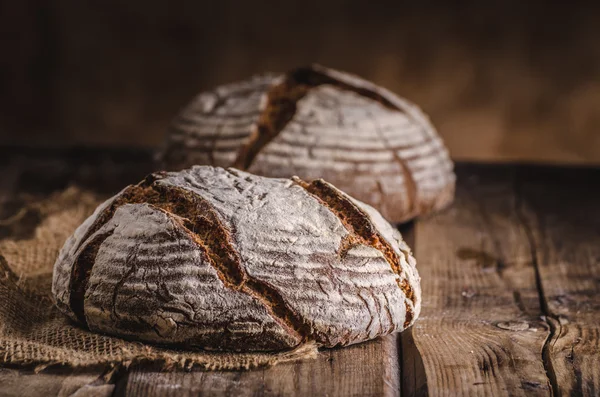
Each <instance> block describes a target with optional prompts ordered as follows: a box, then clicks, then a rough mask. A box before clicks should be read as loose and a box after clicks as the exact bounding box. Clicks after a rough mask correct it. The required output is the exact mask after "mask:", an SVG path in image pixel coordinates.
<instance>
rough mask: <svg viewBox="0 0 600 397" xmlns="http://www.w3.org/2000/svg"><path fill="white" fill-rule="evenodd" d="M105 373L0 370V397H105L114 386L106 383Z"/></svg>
mask: <svg viewBox="0 0 600 397" xmlns="http://www.w3.org/2000/svg"><path fill="white" fill-rule="evenodd" d="M106 371H107V370H106V369H105V368H91V369H85V370H83V369H81V370H71V369H65V368H58V369H48V370H45V371H43V372H40V373H35V372H34V371H31V370H17V369H8V368H1V367H0V397H20V396H27V397H50V396H59V397H68V396H71V397H75V396H77V397H84V396H86V397H88V396H89V397H109V396H111V395H112V393H113V391H114V387H115V385H114V384H110V383H107V382H108V381H109V380H110V375H109V374H108V373H107V372H106ZM105 375H107V377H105Z"/></svg>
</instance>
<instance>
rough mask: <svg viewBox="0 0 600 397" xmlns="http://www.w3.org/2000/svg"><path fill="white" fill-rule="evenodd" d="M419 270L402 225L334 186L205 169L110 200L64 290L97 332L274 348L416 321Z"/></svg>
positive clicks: (72, 258) (76, 245)
mask: <svg viewBox="0 0 600 397" xmlns="http://www.w3.org/2000/svg"><path fill="white" fill-rule="evenodd" d="M419 280H420V279H419V276H418V274H417V270H416V262H415V259H414V258H413V257H412V256H411V253H410V249H409V248H408V246H407V245H406V244H405V243H404V242H403V240H402V238H401V236H400V234H399V233H398V231H397V230H396V229H394V228H392V227H391V226H390V224H389V223H387V222H386V221H385V220H384V219H383V218H382V217H381V215H380V214H379V213H378V212H377V211H375V210H374V209H373V208H371V207H370V206H368V205H365V204H363V203H361V202H359V201H356V200H354V199H352V198H351V197H349V196H347V195H346V194H344V193H342V192H341V191H339V190H338V189H336V188H335V187H333V186H332V185H330V184H329V183H327V182H324V181H323V180H315V181H313V182H311V183H308V182H304V181H302V180H301V179H299V178H296V177H294V178H292V179H274V178H266V177H260V176H255V175H252V174H249V173H246V172H242V171H238V170H236V169H231V168H230V169H223V168H214V167H210V166H196V167H193V168H191V169H187V170H184V171H181V172H177V173H166V172H162V173H155V174H152V175H150V176H148V177H147V178H146V179H145V180H144V181H142V182H140V183H139V184H137V185H132V186H129V187H127V188H125V189H124V190H123V191H121V192H120V193H119V194H117V195H116V196H114V197H112V198H111V199H109V200H108V201H106V202H105V203H104V204H102V205H100V206H99V207H98V208H97V209H96V211H95V212H94V214H93V215H91V216H90V217H89V218H88V219H87V220H86V221H85V222H84V223H83V224H82V225H81V226H80V227H79V228H78V229H77V230H76V231H75V233H74V234H73V236H71V237H70V238H69V239H68V240H67V242H66V243H65V245H64V247H63V248H62V250H61V252H60V254H59V257H58V259H57V261H56V263H55V266H54V277H53V285H52V290H53V294H54V297H55V299H56V303H57V306H58V307H59V308H60V310H61V311H63V312H64V313H65V314H67V315H68V316H69V317H70V318H71V319H73V320H74V321H77V322H79V323H80V324H82V325H84V326H86V327H88V328H89V329H90V330H92V331H97V332H102V333H107V334H113V335H117V336H120V337H123V338H127V339H136V340H141V341H146V342H154V343H160V344H164V345H175V346H179V347H192V348H193V347H198V348H204V349H216V350H230V351H271V350H281V349H288V348H292V347H294V346H297V345H298V344H300V343H301V342H303V341H315V342H316V343H318V344H319V345H321V346H326V347H333V346H338V345H348V344H352V343H358V342H361V341H365V340H368V339H372V338H375V337H377V336H380V335H385V334H389V333H391V332H394V331H400V330H403V329H405V328H406V327H408V326H410V325H411V324H412V323H413V321H414V320H415V318H416V317H417V316H418V314H419V310H420V301H421V298H420V287H419Z"/></svg>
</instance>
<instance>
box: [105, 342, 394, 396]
mask: <svg viewBox="0 0 600 397" xmlns="http://www.w3.org/2000/svg"><path fill="white" fill-rule="evenodd" d="M116 395H118V396H119V395H126V396H165V397H166V396H196V395H202V396H225V395H228V396H399V395H400V384H399V370H398V350H397V337H396V335H390V336H387V337H385V338H380V339H377V340H374V341H371V342H367V343H363V344H359V345H353V346H350V347H347V348H343V349H333V350H324V351H323V352H321V354H320V356H319V357H318V358H317V359H316V360H310V361H304V362H298V363H293V364H282V365H278V366H275V367H272V368H267V369H262V370H253V371H247V372H202V371H193V372H181V371H180V372H171V373H162V372H159V371H155V370H151V369H148V368H143V367H137V368H133V369H131V370H130V372H129V375H128V376H127V377H126V378H124V379H123V380H122V381H121V382H120V383H119V384H118V385H117V390H116Z"/></svg>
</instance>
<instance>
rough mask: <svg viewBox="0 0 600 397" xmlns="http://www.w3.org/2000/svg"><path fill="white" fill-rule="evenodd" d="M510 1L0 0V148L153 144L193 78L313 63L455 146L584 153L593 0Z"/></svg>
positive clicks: (599, 49)
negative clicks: (397, 106) (417, 115)
mask: <svg viewBox="0 0 600 397" xmlns="http://www.w3.org/2000/svg"><path fill="white" fill-rule="evenodd" d="M370 3H372V4H370ZM415 3H417V2H415ZM524 3H525V2H521V1H516V0H510V1H496V2H484V1H469V2H448V1H435V2H431V1H426V2H418V4H413V3H402V2H367V1H336V0H318V1H316V0H306V1H303V2H285V1H281V2H275V1H274V2H260V1H239V2H234V1H214V2H201V1H196V2H192V1H168V2H167V1H127V2H117V1H85V2H84V1H75V0H68V1H67V0H65V1H42V0H25V1H6V0H1V1H0V38H1V52H0V145H7V144H10V145H28V146H39V145H52V146H65V145H103V146H124V145H139V146H154V145H157V144H159V143H160V142H161V141H162V139H163V136H164V133H165V130H166V127H167V125H168V123H169V120H170V119H171V118H172V117H173V116H174V114H175V113H176V112H177V111H178V110H179V109H180V108H181V107H182V106H183V105H184V104H185V103H186V102H187V101H189V100H190V99H191V98H192V97H193V96H194V95H195V94H196V93H198V92H199V91H201V90H203V89H207V88H210V87H213V86H215V85H217V84H221V83H226V82H230V81H233V80H239V79H243V78H246V77H248V76H250V75H251V74H253V73H258V72H263V71H284V70H286V69H289V68H292V67H294V66H299V65H304V64H308V63H311V62H319V63H322V64H324V65H326V66H330V67H334V68H339V69H342V70H346V71H350V72H353V73H356V74H359V75H362V76H364V77H366V78H369V79H371V80H373V81H375V82H377V83H379V84H382V85H385V86H387V87H388V88H390V89H392V90H393V91H395V92H397V93H399V94H401V95H403V96H405V97H407V98H409V99H411V100H413V101H414V102H416V103H418V104H419V105H420V106H421V107H422V108H423V109H424V110H425V111H426V112H427V113H429V114H430V115H431V118H432V120H433V121H434V123H435V124H436V126H437V127H438V129H439V131H440V133H441V135H442V136H443V137H444V139H445V140H446V142H447V144H448V146H449V147H450V150H451V153H452V155H453V157H454V158H456V159H476V160H526V161H543V162H569V163H581V162H585V163H600V134H599V133H598V132H599V131H598V130H599V128H600V111H599V110H600V109H599V108H600V6H597V5H594V3H591V2H590V4H588V3H583V2H560V3H559V2H556V4H548V3H547V4H544V3H542V2H536V3H528V4H524Z"/></svg>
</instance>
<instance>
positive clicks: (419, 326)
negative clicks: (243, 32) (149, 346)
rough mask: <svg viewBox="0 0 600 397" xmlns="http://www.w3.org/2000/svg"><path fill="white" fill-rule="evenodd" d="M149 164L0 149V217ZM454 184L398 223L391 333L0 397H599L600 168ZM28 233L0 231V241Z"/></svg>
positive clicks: (489, 175) (11, 377) (79, 153)
mask: <svg viewBox="0 0 600 397" xmlns="http://www.w3.org/2000/svg"><path fill="white" fill-rule="evenodd" d="M136 153H137V154H136ZM150 159H151V156H150V155H148V154H147V153H146V154H144V153H142V152H139V151H138V152H130V153H129V154H128V153H127V152H119V151H117V152H106V151H98V150H83V149H82V150H76V151H73V150H60V151H55V152H50V151H44V152H40V151H35V150H34V151H31V150H21V149H15V148H10V149H7V148H1V149H0V172H2V175H4V176H6V177H5V178H4V179H2V180H1V181H0V210H1V212H0V214H1V215H2V218H1V219H6V218H7V217H10V216H12V215H14V214H15V213H18V211H19V208H20V202H21V201H22V200H24V199H26V198H27V195H40V196H45V195H47V194H49V193H50V192H52V191H55V190H58V189H63V188H64V187H65V186H66V185H68V184H70V183H77V184H81V185H84V186H87V187H90V188H94V189H97V190H99V191H101V192H104V193H106V194H107V195H108V194H110V193H114V192H116V191H117V190H119V189H120V188H121V187H122V186H123V185H124V184H127V183H132V182H135V181H137V180H139V179H140V178H141V177H142V176H143V175H144V174H145V173H147V172H148V171H150V169H151V168H152V166H151V161H150ZM457 176H458V187H459V189H458V196H457V202H456V204H455V205H454V206H453V207H451V208H450V209H449V210H447V211H445V212H443V213H440V214H438V215H435V216H432V217H430V218H428V219H424V220H420V221H418V223H416V224H415V225H414V227H413V226H410V225H409V226H405V227H403V228H402V233H403V235H404V236H405V238H406V239H407V240H408V241H409V244H410V245H411V246H412V247H413V250H414V252H415V254H416V257H417V259H418V266H419V271H420V273H421V276H422V278H423V281H422V287H423V294H424V297H425V299H424V302H423V309H422V313H421V318H420V319H419V321H417V323H416V324H415V326H414V327H412V329H409V330H408V331H406V332H404V333H402V334H400V335H399V336H388V337H386V338H384V339H377V340H375V341H372V342H369V343H366V344H359V345H355V346H351V347H349V348H343V349H333V350H325V351H323V352H322V353H321V354H320V356H319V358H318V359H316V360H314V361H307V362H304V363H296V364H285V365H280V366H276V367H273V368H270V369H263V370H255V371H249V372H199V371H191V372H185V371H177V372H168V373H165V372H160V371H157V370H155V369H153V368H152V367H151V366H148V365H140V366H135V367H132V368H130V370H129V371H126V370H122V371H120V372H117V373H115V374H113V375H112V376H108V377H107V376H102V375H103V374H104V375H106V373H105V369H102V370H98V371H97V372H89V371H83V372H77V373H73V371H71V370H68V369H65V368H48V369H46V370H44V371H41V372H40V373H38V374H34V373H33V371H31V370H27V369H26V370H18V369H15V368H2V369H1V370H0V395H1V396H19V395H22V392H27V395H30V396H44V397H49V396H54V395H61V396H62V395H69V394H71V393H73V392H78V393H79V395H89V393H88V392H89V391H90V390H89V389H90V387H92V388H94V389H96V391H98V392H100V391H102V392H106V393H107V394H104V395H108V391H112V392H113V395H118V396H119V395H156V396H168V395H184V396H185V395H259V396H260V395H265V396H270V395H330V396H331V395H364V396H369V395H370V396H377V395H392V396H393V395H402V396H412V395H418V396H422V395H427V394H429V395H432V396H437V395H447V396H450V395H452V396H453V395H544V396H551V395H554V396H557V395H587V396H594V395H598V393H599V391H600V386H599V385H600V380H599V376H598V374H600V362H599V359H598V357H599V356H600V354H599V344H600V342H599V337H598V335H600V331H599V327H598V321H597V318H598V316H599V315H600V314H599V313H600V302H599V300H598V299H599V298H598V295H599V294H598V292H599V291H600V279H599V278H598V271H599V267H598V266H599V259H598V258H599V257H600V253H599V251H598V247H599V246H600V244H599V242H600V224H599V220H600V213H599V210H598V206H597V201H598V197H599V196H600V190H599V189H600V188H599V186H600V170H598V169H589V168H588V169H585V168H556V167H532V166H512V165H507V166H491V165H474V164H460V165H459V166H458V169H457ZM30 221H31V223H32V225H34V224H35V219H33V218H32V219H31V220H30ZM28 228H29V229H30V228H31V225H29V226H28V224H24V225H23V227H22V229H18V230H17V229H13V228H7V227H6V226H3V225H0V238H3V236H6V235H7V234H8V235H14V234H19V233H29V232H30V230H29V229H28ZM89 385H91V386H89ZM61 390H63V391H62V392H61ZM78 390H80V391H78ZM67 391H68V393H67ZM76 395H77V394H76ZM100 395H102V394H100Z"/></svg>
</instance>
